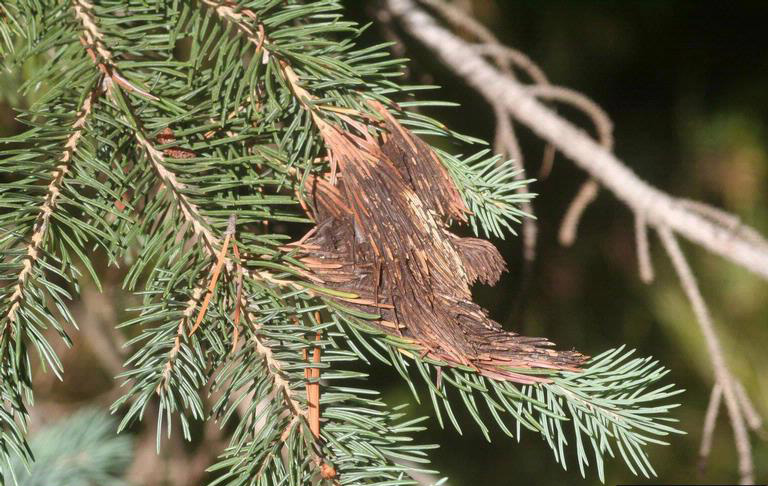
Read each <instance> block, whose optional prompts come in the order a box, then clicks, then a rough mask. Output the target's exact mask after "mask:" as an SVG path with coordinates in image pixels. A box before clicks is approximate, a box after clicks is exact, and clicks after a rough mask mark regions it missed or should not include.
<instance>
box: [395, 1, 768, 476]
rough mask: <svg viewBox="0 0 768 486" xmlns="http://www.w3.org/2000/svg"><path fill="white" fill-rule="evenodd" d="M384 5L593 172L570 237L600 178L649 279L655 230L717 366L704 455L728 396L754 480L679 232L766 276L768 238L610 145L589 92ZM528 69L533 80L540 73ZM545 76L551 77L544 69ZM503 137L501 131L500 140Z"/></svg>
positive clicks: (745, 459) (748, 422)
mask: <svg viewBox="0 0 768 486" xmlns="http://www.w3.org/2000/svg"><path fill="white" fill-rule="evenodd" d="M422 1H423V2H424V3H426V4H428V5H429V6H431V7H432V8H434V9H435V10H436V11H438V12H440V13H441V15H443V16H444V17H446V19H448V20H449V22H450V23H452V24H453V25H456V26H461V27H464V28H465V29H467V30H469V31H470V32H474V33H475V35H476V36H478V37H480V38H481V40H485V41H486V42H488V43H489V44H490V45H497V44H498V43H497V41H495V37H493V35H492V34H490V33H489V32H487V31H486V30H484V29H482V28H481V29H479V28H478V27H477V25H476V24H477V21H475V20H474V19H471V20H470V21H467V22H466V23H464V24H462V23H461V22H460V21H459V19H458V17H456V16H455V15H454V13H455V12H451V10H450V7H448V6H447V4H445V3H444V2H442V1H441V0H422ZM387 5H388V7H389V10H390V11H391V12H392V14H393V15H394V16H395V17H397V18H398V19H399V20H400V21H401V23H402V24H403V25H404V27H405V30H406V31H407V32H409V33H410V34H411V35H412V36H414V37H415V38H416V39H418V40H420V41H421V42H423V43H424V44H425V45H426V46H427V47H428V48H430V49H431V50H432V51H434V52H435V53H437V55H438V57H439V58H440V59H441V60H442V61H443V63H444V64H446V65H447V66H448V67H449V68H450V69H452V70H453V71H454V72H455V73H456V74H457V75H459V76H461V77H462V78H464V80H465V81H466V82H467V83H468V84H469V85H470V86H471V87H473V88H474V89H476V90H477V91H478V92H479V93H480V94H482V95H483V96H484V97H485V98H486V99H487V100H488V101H489V102H490V103H491V104H492V105H493V106H494V112H495V114H496V118H497V120H502V116H503V117H504V118H506V117H510V118H511V119H512V120H514V121H516V122H518V123H522V124H523V125H526V126H528V127H529V128H530V129H531V130H532V131H533V132H534V133H536V134H537V135H538V136H540V137H541V138H542V139H544V140H545V141H547V142H549V143H551V144H552V145H553V146H554V147H555V148H556V149H557V150H559V151H561V152H562V153H563V154H565V155H566V156H567V157H568V158H570V159H571V160H573V161H574V162H575V163H576V164H577V165H578V166H579V167H581V168H582V169H584V170H585V171H586V172H587V173H588V174H589V175H590V179H589V180H588V181H587V182H586V183H585V184H584V185H583V186H582V187H581V189H580V191H579V193H578V195H577V197H576V198H575V199H574V201H573V203H572V204H571V207H570V208H569V210H568V212H567V213H566V217H565V219H564V221H563V225H562V228H561V234H560V239H561V241H562V242H563V243H564V244H569V243H572V242H573V240H574V239H575V237H576V228H577V226H578V221H579V219H580V217H581V214H582V213H583V211H584V209H585V208H586V207H587V205H588V204H589V203H590V202H591V201H592V200H594V199H595V197H596V196H597V192H598V188H599V186H600V185H602V186H604V187H606V188H607V189H609V190H610V191H611V192H613V194H614V195H615V196H616V197H618V198H619V199H620V200H621V201H622V202H623V203H625V204H626V205H627V206H628V207H629V209H630V210H631V211H632V212H633V213H634V217H635V232H636V238H637V250H638V258H639V264H640V265H639V266H640V274H641V278H642V279H643V281H645V282H649V281H651V280H652V278H653V269H652V266H651V262H650V254H649V245H648V240H647V227H648V226H651V227H653V228H655V229H656V230H657V231H658V233H659V236H660V237H661V241H662V243H663V246H664V249H665V250H666V252H667V254H668V255H669V257H670V259H671V260H672V265H673V267H674V269H675V271H676V272H677V274H678V276H679V278H680V283H681V285H682V287H683V290H684V291H685V294H686V296H687V297H688V300H689V301H690V303H691V306H692V307H693V311H694V314H695V315H696V320H697V322H698V325H699V329H700V330H701V332H702V334H703V336H704V339H705V342H706V345H707V351H708V355H709V357H710V360H711V362H712V366H713V369H714V375H715V386H714V389H713V391H712V397H711V400H710V405H709V407H708V411H707V417H706V420H705V424H704V431H703V438H702V445H701V451H700V453H701V458H702V460H703V461H705V460H706V457H707V455H708V454H709V451H710V450H711V437H712V432H713V430H714V424H715V421H716V418H717V412H718V409H719V405H720V401H721V398H722V400H723V401H724V402H725V407H726V409H727V412H728V415H729V418H730V421H731V426H732V428H733V431H734V439H735V442H736V450H737V452H738V457H739V473H740V480H741V483H742V484H749V483H751V482H753V480H754V464H753V459H752V450H751V444H750V441H749V435H748V432H747V426H749V427H751V428H753V429H757V428H759V427H760V426H761V419H760V417H759V415H757V413H755V411H754V408H753V407H751V403H750V402H749V398H748V396H747V394H746V393H745V392H744V390H743V388H742V387H741V384H740V383H739V382H738V380H736V379H735V378H734V377H733V376H732V374H731V372H730V370H729V369H728V365H727V363H726V360H725V355H724V352H723V348H722V344H721V343H720V340H719V338H718V336H717V333H716V331H715V328H714V324H713V322H712V319H711V316H710V314H709V310H708V309H707V306H706V304H705V302H704V299H703V297H702V295H701V292H700V291H699V288H698V285H697V283H696V279H695V277H694V275H693V272H692V271H691V269H690V267H689V265H688V262H687V261H686V259H685V256H684V255H683V252H682V250H681V249H680V247H679V245H678V243H677V238H676V234H679V235H681V236H684V237H686V238H688V239H689V240H691V241H693V242H695V243H698V244H699V245H701V246H703V247H705V248H707V249H708V250H710V251H712V252H714V253H717V254H719V255H721V256H722V257H724V258H726V259H729V260H731V261H732V262H734V263H737V264H739V265H741V266H742V267H744V268H747V269H748V270H750V271H752V272H754V273H756V274H758V275H760V276H762V277H763V278H766V279H768V242H766V240H765V239H764V238H763V237H762V236H761V235H760V234H759V233H757V232H756V231H755V230H753V229H751V228H749V227H745V226H743V225H742V224H741V222H740V220H739V219H738V217H736V216H734V215H731V214H729V213H727V212H725V211H722V210H720V209H716V208H712V207H710V206H707V205H705V204H702V203H697V202H692V201H689V200H685V199H680V198H676V197H673V196H671V195H669V194H667V193H665V192H663V191H661V190H659V189H656V188H655V187H653V186H651V185H650V184H648V183H646V182H645V181H643V180H642V179H640V178H639V177H638V176H637V175H636V174H635V173H634V172H633V171H632V170H631V169H629V168H628V167H627V166H626V165H625V164H624V163H623V162H622V161H621V160H620V159H618V157H616V156H615V155H614V154H613V152H612V150H613V137H612V124H611V122H610V119H609V118H608V116H607V115H606V114H605V113H604V112H603V110H602V109H601V108H600V107H599V106H598V105H596V104H595V103H593V102H592V101H591V100H589V99H588V98H586V97H584V96H583V95H581V94H579V93H576V92H574V91H572V90H569V89H566V88H558V87H553V86H551V85H550V84H549V83H546V82H539V83H538V84H535V85H534V86H526V85H523V84H521V83H520V82H519V81H518V80H517V78H516V77H515V76H514V73H512V72H510V70H505V69H503V67H504V66H502V65H501V62H499V61H498V60H497V63H498V64H499V67H498V68H497V67H494V66H493V65H491V64H489V63H488V61H486V60H485V59H484V58H483V57H482V55H481V53H480V52H479V51H478V49H476V47H475V46H473V45H472V44H470V43H468V42H466V41H464V40H462V39H461V38H459V37H457V36H456V35H454V34H453V33H452V32H450V31H448V30H447V29H445V28H443V27H441V26H440V25H438V23H437V22H436V21H435V20H434V19H433V18H432V17H431V16H430V15H429V14H427V13H426V12H425V11H424V10H422V9H420V8H419V7H418V6H417V5H416V4H415V3H414V1H413V0H387ZM494 51H495V52H494V53H493V54H494V56H493V57H496V56H500V55H501V53H502V52H503V51H501V50H499V49H498V48H496V47H494ZM536 76H537V75H536ZM531 77H532V78H534V83H536V82H537V81H536V80H535V77H534V75H532V76H531ZM541 79H546V77H545V76H544V75H543V73H542V74H541ZM538 98H544V99H548V100H554V101H559V102H564V103H566V104H569V105H571V106H573V107H575V108H577V109H579V110H580V111H582V112H584V113H585V114H587V115H588V116H589V117H590V118H591V119H592V121H593V123H594V125H595V128H596V131H597V135H598V136H597V139H596V140H595V139H593V138H591V137H590V136H589V135H587V134H586V133H585V132H584V131H583V130H581V129H579V128H577V127H576V126H574V125H572V124H571V123H570V122H568V121H567V120H565V119H564V118H562V117H560V116H559V115H558V114H557V113H555V112H554V111H553V110H551V109H550V108H548V107H547V106H545V105H544V104H542V103H541V102H540V101H539V99H538ZM512 120H510V119H506V120H504V123H506V124H507V125H510V126H511V124H512ZM500 125H502V128H503V124H501V123H499V122H498V121H497V134H498V130H499V128H500ZM498 138H499V137H498V136H497V140H498ZM702 464H703V462H702Z"/></svg>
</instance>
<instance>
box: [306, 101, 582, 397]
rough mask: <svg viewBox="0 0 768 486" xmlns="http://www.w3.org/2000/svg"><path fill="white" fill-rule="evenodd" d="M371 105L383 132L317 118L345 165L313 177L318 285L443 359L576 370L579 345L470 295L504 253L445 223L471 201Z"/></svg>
mask: <svg viewBox="0 0 768 486" xmlns="http://www.w3.org/2000/svg"><path fill="white" fill-rule="evenodd" d="M371 105H372V106H373V107H374V108H375V109H376V111H377V112H378V113H379V114H380V115H381V117H382V121H381V122H380V123H381V128H383V130H382V131H381V132H382V134H381V135H380V136H378V137H374V136H372V135H371V134H370V133H369V131H368V130H367V128H366V127H365V126H363V125H362V124H359V123H357V122H353V121H351V120H348V125H350V126H352V127H355V128H356V132H358V133H351V132H350V131H349V130H346V131H342V130H341V129H340V128H337V127H336V126H334V125H331V124H330V123H324V124H323V125H322V126H321V131H322V135H323V138H324V140H325V142H326V146H327V149H328V155H329V158H330V161H331V166H332V167H333V168H334V170H336V171H338V173H334V174H332V176H331V177H330V180H329V179H326V178H321V177H316V178H314V179H311V180H310V181H309V182H308V184H309V187H308V188H307V192H308V193H309V195H310V198H311V201H310V202H311V203H312V207H313V209H312V210H311V216H312V217H313V218H314V220H315V222H316V227H315V228H314V229H313V230H312V232H311V233H310V234H308V235H307V237H305V239H304V240H303V241H302V243H301V248H302V251H303V253H304V257H303V261H304V263H306V264H307V265H308V267H309V268H310V269H311V270H312V272H313V273H314V274H315V275H316V276H317V277H318V278H319V279H320V280H321V281H323V285H325V286H327V287H329V288H332V289H337V290H342V291H345V292H350V293H354V294H356V295H358V296H359V298H358V299H356V300H355V303H354V304H352V305H354V306H355V307H356V308H358V309H360V310H362V311H365V312H368V313H371V314H377V315H379V316H380V318H379V319H378V320H375V321H373V322H374V323H375V324H376V325H377V327H379V328H381V329H382V330H384V331H385V332H387V333H390V334H393V335H397V336H402V337H405V338H409V339H411V340H413V341H414V342H416V343H418V344H419V345H420V346H421V347H422V348H423V353H424V354H425V355H427V356H430V357H433V358H435V359H437V360H441V361H445V362H448V363H452V364H458V365H464V366H469V367H472V368H475V369H477V370H478V371H479V372H480V373H482V374H483V375H486V376H488V377H490V378H494V379H503V380H510V381H516V382H520V383H530V382H534V381H542V379H541V378H537V377H532V376H528V375H524V374H521V373H518V372H515V371H514V370H512V369H511V368H522V369H530V368H545V369H554V370H576V369H578V367H579V366H580V365H581V364H582V363H583V362H584V361H585V359H586V357H585V356H583V355H582V354H580V353H578V352H575V351H556V350H553V349H551V346H552V343H551V342H550V341H548V340H547V339H545V338H535V337H525V336H520V335H518V334H516V333H514V332H509V331H505V330H503V329H502V328H501V326H500V325H499V324H498V323H497V322H495V321H493V320H492V319H490V318H489V317H488V314H487V312H486V310H485V309H483V308H481V307H480V306H478V305H477V304H475V303H474V302H473V301H472V294H471V292H470V285H471V284H472V283H474V282H476V281H481V282H484V283H487V284H495V283H496V282H497V281H498V279H499V277H500V275H501V272H503V271H505V270H506V265H505V263H504V260H503V259H502V257H501V255H500V254H499V252H498V250H496V248H495V247H494V246H493V245H492V244H491V243H490V242H488V241H485V240H480V239H477V238H461V237H458V236H456V235H454V234H453V233H451V232H450V231H449V228H448V225H449V223H450V222H451V221H460V222H465V221H466V220H467V215H468V214H469V210H468V209H467V207H466V205H465V204H464V201H463V200H462V198H461V195H460V194H459V191H458V189H457V188H456V185H455V184H454V182H453V180H452V179H451V177H450V175H449V174H448V171H447V170H446V168H445V167H444V166H443V164H442V163H441V161H440V160H439V158H438V157H437V155H436V154H435V153H434V151H433V150H432V149H431V148H429V146H428V145H427V144H426V143H424V142H423V141H421V140H420V139H419V138H417V137H415V136H414V135H413V134H412V133H410V132H409V131H408V130H407V129H405V128H404V127H403V126H402V125H401V124H400V123H399V122H398V121H397V120H396V119H395V118H394V117H393V116H392V115H391V114H390V113H389V112H388V111H387V109H386V108H384V107H383V106H382V105H380V104H378V103H375V102H371ZM332 181H333V182H332ZM344 303H345V305H350V303H349V302H348V301H345V302H344Z"/></svg>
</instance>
